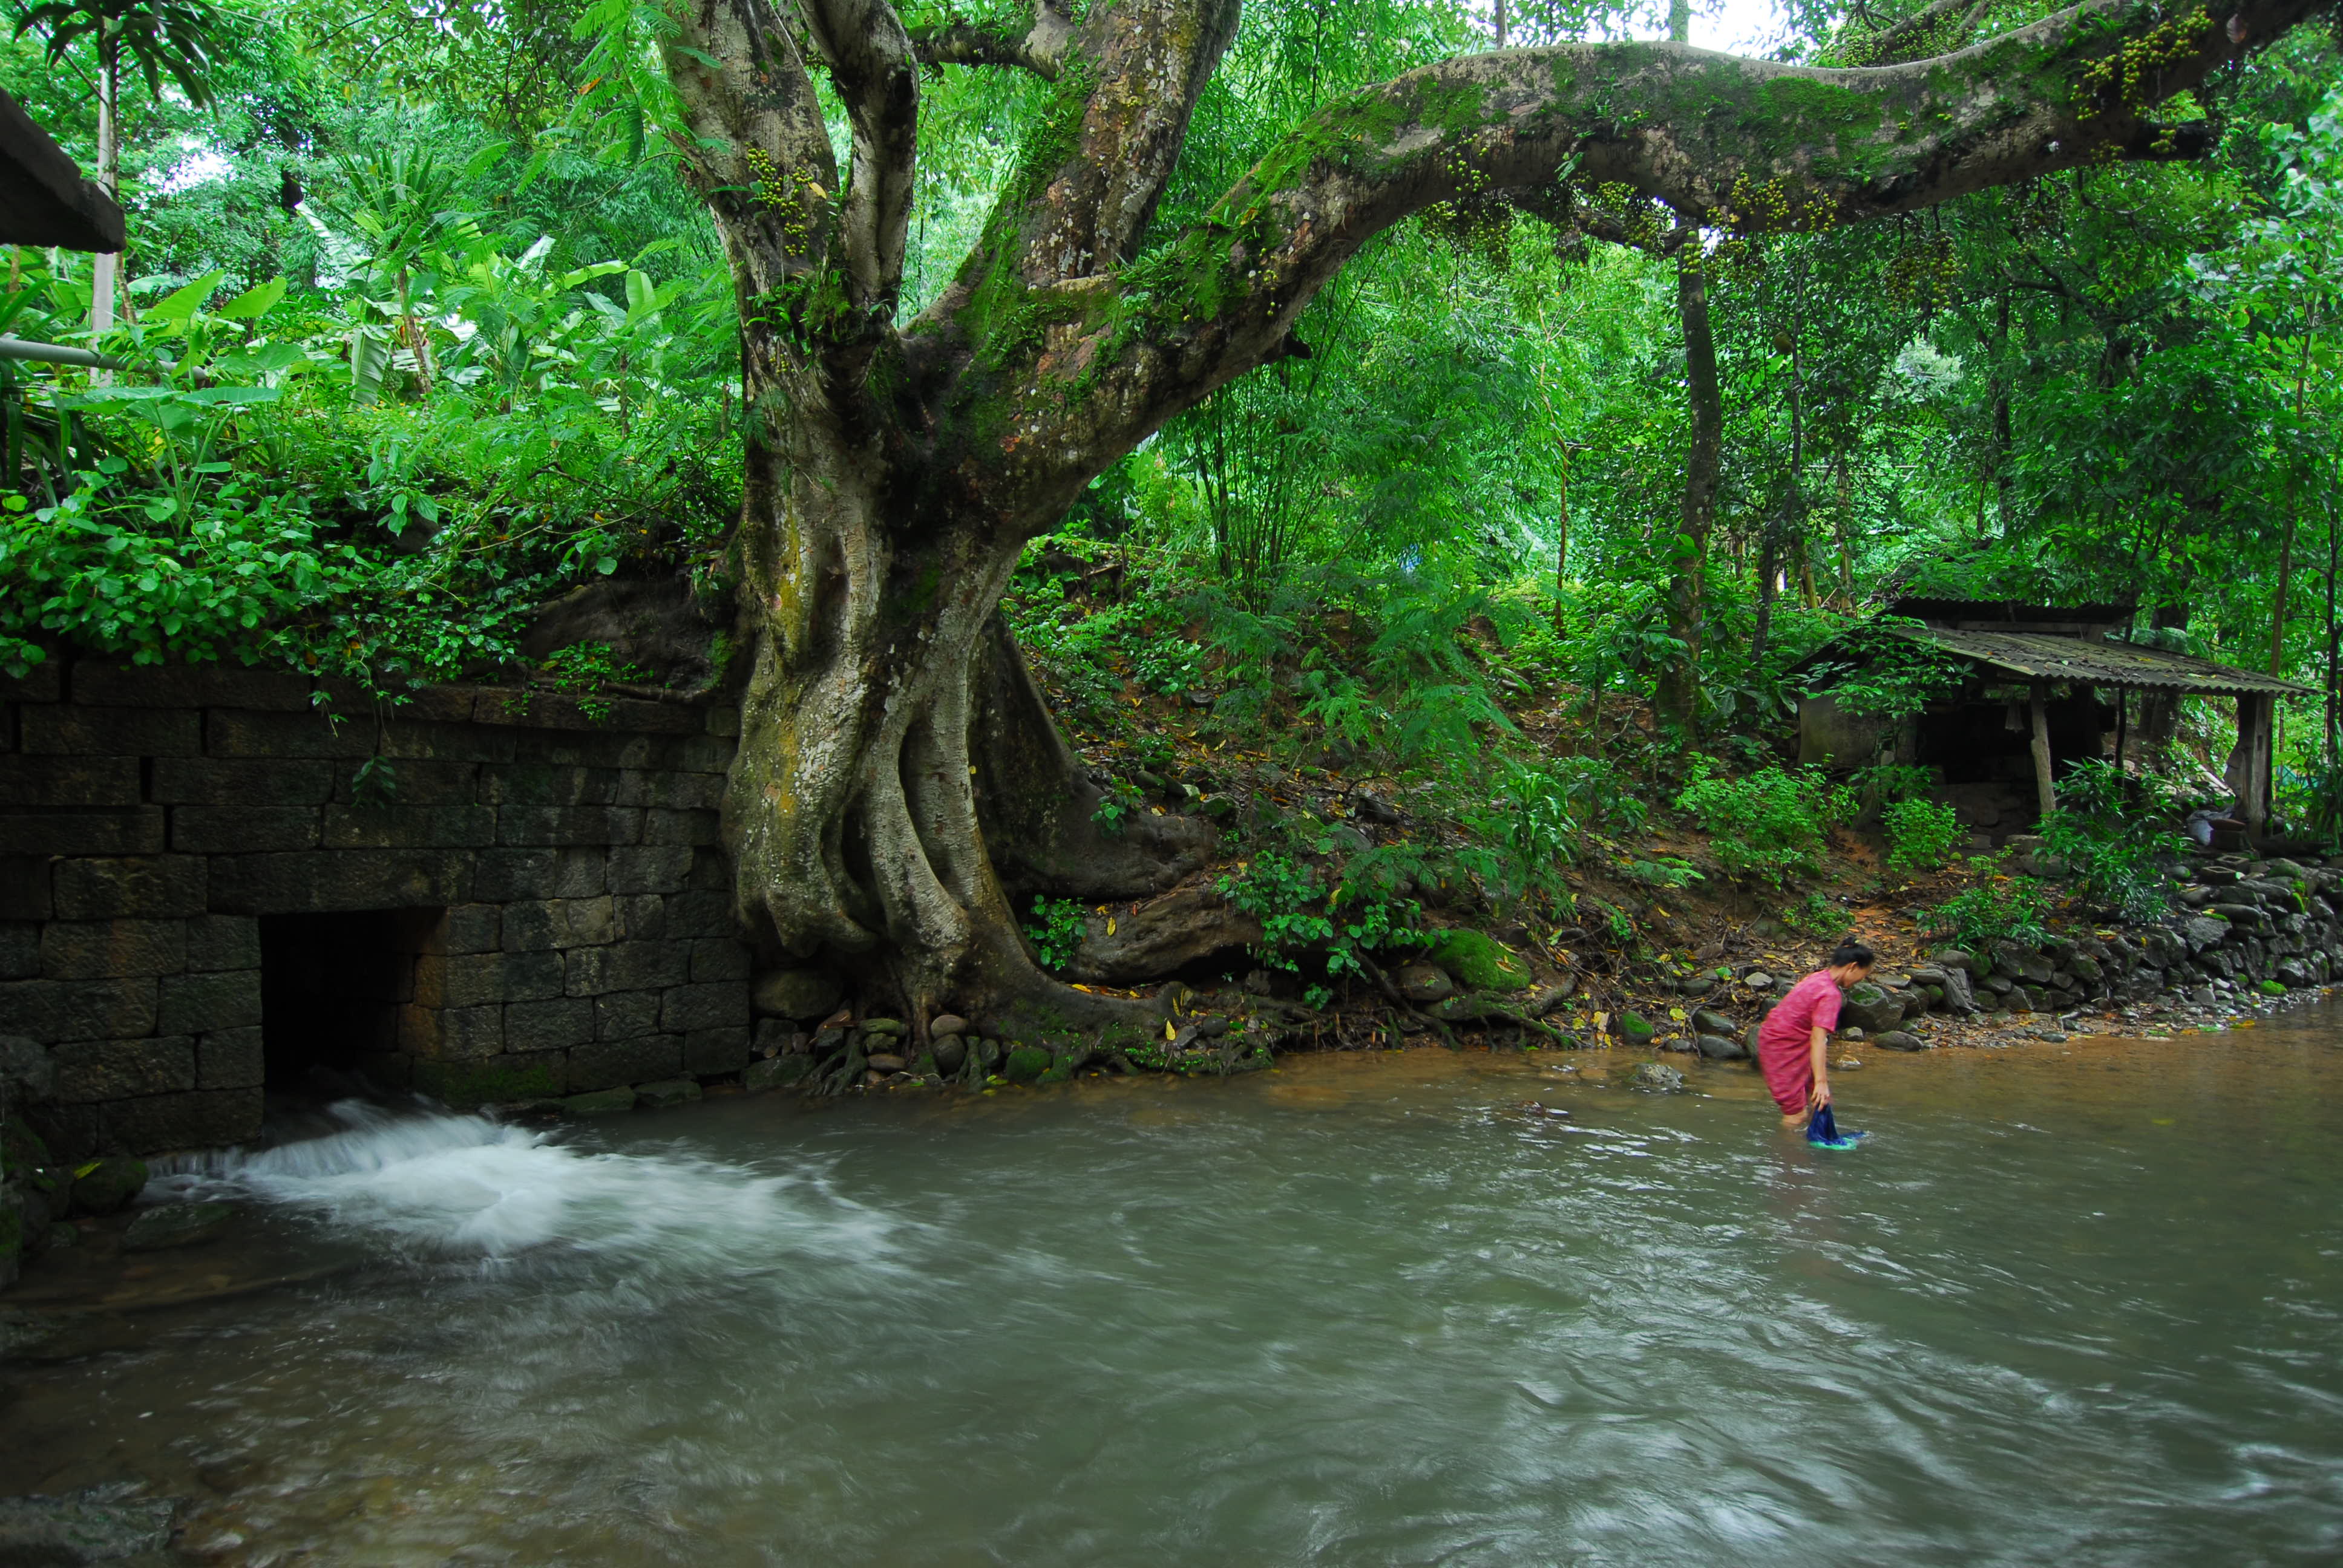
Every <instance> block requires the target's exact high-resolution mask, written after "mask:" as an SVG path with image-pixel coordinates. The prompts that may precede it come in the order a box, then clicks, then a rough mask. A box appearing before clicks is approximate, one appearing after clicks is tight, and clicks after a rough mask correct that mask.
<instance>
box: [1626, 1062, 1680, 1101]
mask: <svg viewBox="0 0 2343 1568" xmlns="http://www.w3.org/2000/svg"><path fill="white" fill-rule="evenodd" d="M1627 1087H1629V1088H1630V1089H1641V1090H1644V1091H1649V1092H1651V1093H1654V1094H1676V1093H1680V1092H1682V1091H1683V1089H1684V1073H1683V1071H1682V1070H1680V1069H1677V1068H1673V1067H1669V1066H1667V1065H1666V1064H1664V1063H1663V1062H1657V1061H1639V1062H1637V1063H1636V1064H1635V1069H1634V1071H1632V1072H1630V1073H1629V1074H1627Z"/></svg>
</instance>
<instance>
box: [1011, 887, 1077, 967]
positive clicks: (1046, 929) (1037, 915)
mask: <svg viewBox="0 0 2343 1568" xmlns="http://www.w3.org/2000/svg"><path fill="white" fill-rule="evenodd" d="M1084 934H1085V933H1084V929H1083V923H1082V907H1081V905H1080V904H1078V903H1076V902H1075V901H1074V900H1071V899H1044V898H1041V897H1039V896H1038V895H1037V896H1036V897H1035V898H1034V900H1033V918H1032V919H1031V920H1028V921H1026V922H1025V936H1026V939H1027V940H1030V941H1031V943H1032V944H1033V956H1034V957H1035V958H1037V959H1039V960H1041V967H1042V968H1043V969H1045V970H1056V969H1063V968H1065V967H1066V965H1068V964H1069V963H1071V962H1072V961H1073V957H1074V954H1075V952H1076V951H1077V950H1080V948H1081V945H1082V937H1083V935H1084Z"/></svg>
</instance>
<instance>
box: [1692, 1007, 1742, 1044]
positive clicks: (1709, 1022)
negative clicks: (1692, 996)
mask: <svg viewBox="0 0 2343 1568" xmlns="http://www.w3.org/2000/svg"><path fill="white" fill-rule="evenodd" d="M1692 1026H1693V1028H1694V1029H1696V1030H1700V1031H1701V1032H1702V1033H1704V1034H1722V1035H1725V1036H1727V1037H1730V1036H1731V1035H1732V1034H1733V1033H1734V1032H1735V1030H1734V1028H1733V1020H1731V1019H1729V1018H1727V1017H1725V1015H1724V1014H1723V1013H1721V1012H1719V1011H1717V1010H1715V1008H1707V1007H1696V1008H1694V1009H1693V1010H1692Z"/></svg>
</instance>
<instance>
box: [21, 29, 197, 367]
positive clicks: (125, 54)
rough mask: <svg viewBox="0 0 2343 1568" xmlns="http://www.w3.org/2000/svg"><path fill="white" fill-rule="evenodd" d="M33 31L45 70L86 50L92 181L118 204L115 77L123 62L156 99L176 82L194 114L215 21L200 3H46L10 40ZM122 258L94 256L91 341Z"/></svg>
mask: <svg viewBox="0 0 2343 1568" xmlns="http://www.w3.org/2000/svg"><path fill="white" fill-rule="evenodd" d="M35 30H37V31H39V32H40V34H41V35H43V36H44V37H45V38H46V39H47V41H48V48H47V55H48V59H49V63H50V64H51V65H68V66H69V67H71V68H73V69H76V70H77V69H80V65H79V63H78V61H77V59H76V55H77V54H78V53H79V51H77V50H76V48H75V45H78V44H79V43H81V42H82V40H84V39H87V40H88V41H89V44H90V55H91V60H92V64H93V65H94V66H95V69H96V75H95V76H94V77H92V78H91V85H92V86H94V87H95V88H96V93H97V183H98V184H99V185H101V186H104V187H105V188H106V195H107V196H112V197H114V198H116V200H117V201H118V200H120V199H121V196H122V75H123V67H124V65H129V66H130V67H131V69H132V70H134V71H136V73H137V74H138V75H143V76H145V77H146V90H147V92H148V93H149V94H151V95H155V96H156V97H160V96H161V95H162V92H163V78H164V77H165V76H166V75H167V76H169V77H170V78H171V80H172V81H173V82H175V83H176V84H177V85H178V88H179V90H180V91H181V92H183V93H185V94H186V95H187V101H188V102H190V103H192V104H194V105H195V106H196V107H197V108H202V107H204V106H206V105H208V104H209V103H210V102H211V96H212V87H211V73H212V61H213V57H214V56H215V55H217V54H218V52H219V48H220V44H221V38H222V17H221V15H220V12H219V10H218V8H217V7H216V6H213V5H208V4H206V3H205V0H46V3H45V4H44V5H35V6H34V7H32V8H31V9H30V10H28V11H26V12H25V14H24V15H23V17H22V18H21V19H19V20H18V22H17V24H16V36H18V37H20V38H21V37H23V36H24V35H25V34H26V33H27V32H31V31H35ZM121 262H122V258H121V257H120V256H118V255H115V254H113V253H110V252H108V253H102V254H100V255H99V256H97V257H96V266H95V267H94V269H93V272H92V275H91V278H90V297H89V327H90V332H91V333H92V335H93V336H95V335H96V334H99V333H103V332H105V331H106V330H107V329H108V328H109V327H112V326H113V325H114V307H115V297H116V290H117V286H118V284H119V280H120V276H121Z"/></svg>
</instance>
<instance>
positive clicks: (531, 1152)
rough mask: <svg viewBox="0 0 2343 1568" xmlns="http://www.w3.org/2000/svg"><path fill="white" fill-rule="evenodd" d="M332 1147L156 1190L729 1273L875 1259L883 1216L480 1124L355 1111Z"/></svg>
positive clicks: (705, 1168)
mask: <svg viewBox="0 0 2343 1568" xmlns="http://www.w3.org/2000/svg"><path fill="white" fill-rule="evenodd" d="M327 1114H328V1115H329V1116H330V1117H331V1118H332V1119H333V1120H334V1121H337V1122H339V1123H341V1124H342V1130H341V1131H336V1132H332V1133H328V1134H327V1135H325V1136H322V1137H317V1138H309V1139H303V1140H299V1141H293V1142H287V1143H282V1144H278V1145H277V1146H276V1147H274V1148H270V1149H265V1150H261V1151H256V1152H251V1153H247V1152H245V1151H226V1152H223V1153H216V1154H210V1155H206V1156H202V1157H200V1158H197V1159H194V1160H190V1161H183V1162H179V1163H177V1164H175V1165H171V1166H167V1167H166V1169H165V1171H163V1173H162V1174H161V1175H160V1176H159V1177H158V1178H157V1180H156V1190H157V1191H158V1192H159V1193H162V1194H166V1195H169V1196H172V1197H176V1198H184V1199H191V1200H203V1199H216V1198H235V1197H238V1196H249V1197H255V1198H259V1199H262V1200H265V1201H269V1202H271V1203H276V1204H279V1205H282V1206H284V1207H285V1208H287V1209H288V1210H291V1211H295V1212H298V1213H306V1214H310V1215H314V1216H315V1217H316V1218H317V1219H318V1220H319V1221H323V1222H325V1223H326V1224H327V1225H329V1226H331V1227H333V1228H336V1229H338V1230H340V1231H345V1232H356V1233H359V1234H364V1235H372V1236H375V1237H378V1238H380V1239H382V1240H384V1241H388V1242H393V1243H396V1244H397V1245H399V1246H402V1247H404V1248H407V1249H410V1250H413V1251H421V1252H429V1253H437V1254H440V1255H443V1256H447V1257H456V1258H460V1257H468V1256H474V1257H482V1258H488V1259H498V1260H504V1259H511V1258H514V1257H517V1256H519V1255H521V1254H524V1253H528V1252H530V1251H535V1250H538V1249H547V1248H550V1249H556V1250H559V1251H576V1252H581V1253H589V1254H608V1255H611V1256H613V1257H621V1258H625V1259H627V1260H628V1261H631V1262H632V1263H633V1264H634V1265H635V1266H637V1267H645V1266H649V1267H657V1268H660V1269H662V1270H670V1271H671V1270H677V1269H681V1270H685V1271H689V1270H693V1269H711V1270H712V1269H720V1268H722V1267H725V1266H727V1265H728V1264H737V1263H739V1262H741V1261H745V1260H748V1259H751V1258H757V1259H766V1260H769V1259H770V1258H772V1257H774V1256H778V1255H785V1254H787V1253H789V1252H790V1251H797V1250H809V1251H815V1252H819V1253H820V1254H822V1255H825V1256H838V1255H841V1254H842V1255H854V1256H862V1257H871V1256H875V1255H876V1254H877V1252H878V1251H880V1249H881V1247H882V1245H883V1241H884V1237H885V1233H886V1231H887V1230H888V1229H889V1222H888V1221H886V1220H885V1219H884V1218H883V1217H881V1216H880V1215H878V1214H876V1213H873V1212H871V1211H869V1210H867V1209H864V1208H862V1207H860V1206H859V1205H856V1204H853V1203H851V1202H848V1201H844V1200H842V1199H840V1197H839V1196H838V1195H837V1194H836V1193H835V1192H833V1191H830V1188H829V1186H828V1184H827V1183H826V1182H825V1181H822V1180H821V1179H820V1176H819V1175H817V1174H811V1173H806V1172H798V1173H793V1174H789V1175H769V1174H759V1173H758V1172H756V1171H750V1170H748V1169H746V1168H744V1167H742V1166H739V1165H737V1164H728V1163H726V1162H724V1161H717V1160H711V1159H708V1158H706V1157H704V1156H701V1155H699V1154H696V1153H693V1152H691V1151H688V1150H684V1149H680V1148H679V1149H671V1150H664V1151H658V1152H656V1153H633V1152H630V1153H612V1152H593V1151H584V1150H581V1149H579V1148H578V1147H576V1146H575V1145H573V1144H570V1143H568V1142H565V1141H561V1140H558V1139H557V1138H555V1137H553V1136H551V1135H549V1134H548V1133H544V1132H539V1131H531V1130H528V1129H526V1128H520V1127H514V1126H509V1125H504V1124H500V1123H498V1122H496V1121H490V1120H489V1119H488V1118H487V1117H484V1116H456V1115H448V1114H446V1113H435V1112H431V1111H407V1112H400V1111H388V1110H385V1109H383V1108H381V1107H378V1106H374V1105H369V1104H367V1103H365V1102H364V1101H343V1102H341V1103H339V1104H337V1105H334V1106H332V1107H331V1108H330V1109H329V1111H328V1112H327Z"/></svg>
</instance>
